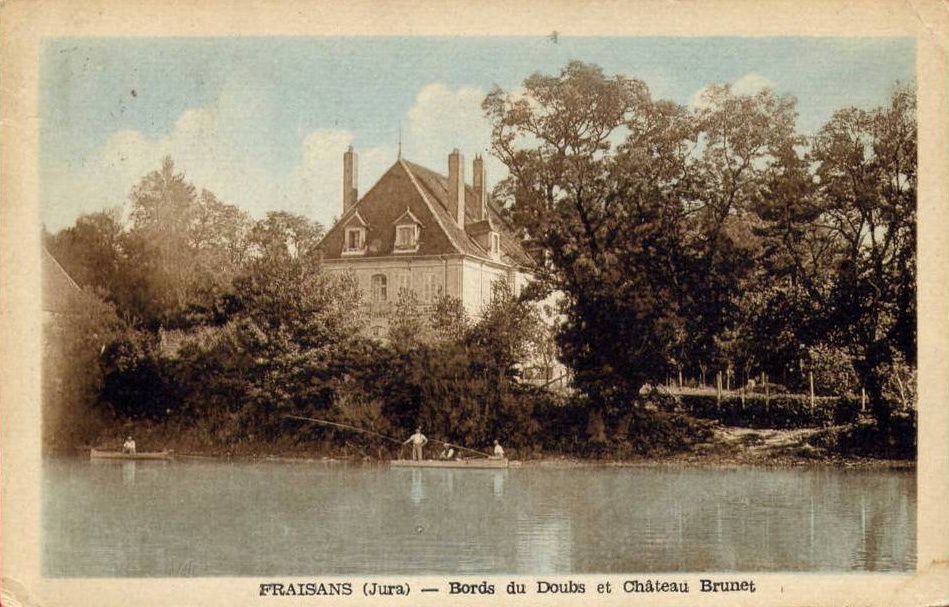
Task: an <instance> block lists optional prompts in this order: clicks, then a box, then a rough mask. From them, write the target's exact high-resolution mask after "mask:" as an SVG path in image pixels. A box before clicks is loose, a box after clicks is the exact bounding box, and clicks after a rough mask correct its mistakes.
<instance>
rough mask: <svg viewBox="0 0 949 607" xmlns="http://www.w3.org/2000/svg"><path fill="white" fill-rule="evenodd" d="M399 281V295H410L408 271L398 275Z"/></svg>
mask: <svg viewBox="0 0 949 607" xmlns="http://www.w3.org/2000/svg"><path fill="white" fill-rule="evenodd" d="M397 278H398V281H399V297H403V296H404V295H408V292H409V289H410V288H411V287H410V286H409V285H410V282H409V274H408V273H407V272H402V273H400V274H399V275H398V277H397Z"/></svg>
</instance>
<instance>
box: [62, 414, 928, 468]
mask: <svg viewBox="0 0 949 607" xmlns="http://www.w3.org/2000/svg"><path fill="white" fill-rule="evenodd" d="M833 430H834V428H830V429H827V428H824V429H817V428H808V429H795V430H776V429H754V428H743V427H734V426H718V427H716V428H715V429H714V432H713V433H712V435H711V437H710V438H709V439H708V440H707V441H705V442H701V443H698V444H696V445H693V446H692V447H691V448H689V449H687V450H684V451H680V452H674V453H665V454H653V455H648V456H637V457H624V458H609V457H606V458H587V457H577V456H576V455H574V454H569V453H555V452H544V451H519V450H518V449H513V448H507V453H508V456H509V458H510V459H512V460H519V461H521V462H522V466H528V467H581V466H647V465H678V466H700V467H738V466H741V467H744V466H762V467H767V466H781V467H788V466H819V465H827V466H841V467H861V468H914V467H915V465H916V462H915V460H905V459H882V458H873V457H860V456H855V455H841V454H838V453H834V452H832V451H830V450H828V449H826V448H823V447H820V446H816V445H815V443H816V444H818V445H819V444H820V443H821V441H820V440H817V439H818V438H819V437H820V436H821V435H825V434H826V433H827V432H828V431H833ZM127 435H131V436H133V437H135V440H136V442H137V445H138V448H139V450H140V451H161V450H165V449H168V450H172V451H174V452H175V454H176V455H177V456H178V457H184V458H194V459H205V458H207V459H236V460H266V461H287V462H295V461H298V462H316V461H320V462H330V463H333V462H341V463H343V462H346V463H353V462H379V461H388V460H390V459H395V458H397V457H398V456H399V455H400V453H399V451H398V450H397V449H386V448H382V447H371V446H367V445H366V444H364V443H358V442H356V441H352V442H349V443H343V444H339V443H334V442H329V441H326V442H300V441H297V440H295V439H292V438H289V437H287V438H282V439H278V440H276V441H260V440H253V437H251V438H250V439H248V440H244V441H238V442H235V443H230V444H226V445H222V444H215V443H214V441H212V440H209V437H207V436H206V435H205V434H204V433H202V432H200V431H198V430H197V429H194V428H169V427H168V426H165V425H159V424H148V423H134V424H132V423H130V424H126V425H125V426H123V428H122V430H121V431H120V432H118V433H116V436H115V437H114V438H112V437H100V440H99V441H98V442H97V443H96V444H95V445H88V446H87V447H84V448H80V449H78V451H80V452H82V451H84V450H85V449H86V448H89V447H93V446H94V447H96V448H101V449H116V450H118V449H119V448H120V447H121V442H122V439H123V438H124V436H127ZM435 453H436V451H434V450H432V451H429V455H430V456H434V455H435ZM401 455H403V456H404V455H405V453H402V454H401Z"/></svg>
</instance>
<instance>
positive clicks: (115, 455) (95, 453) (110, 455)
mask: <svg viewBox="0 0 949 607" xmlns="http://www.w3.org/2000/svg"><path fill="white" fill-rule="evenodd" d="M89 457H91V458H92V459H131V460H142V459H144V460H166V459H172V458H173V457H174V455H173V454H172V452H171V451H153V452H151V453H147V452H145V453H123V452H121V451H101V450H99V449H93V450H92V451H90V452H89Z"/></svg>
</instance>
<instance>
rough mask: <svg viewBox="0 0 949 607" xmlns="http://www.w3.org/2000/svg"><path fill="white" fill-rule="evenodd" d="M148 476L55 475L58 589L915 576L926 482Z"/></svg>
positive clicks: (118, 472) (50, 568) (349, 473)
mask: <svg viewBox="0 0 949 607" xmlns="http://www.w3.org/2000/svg"><path fill="white" fill-rule="evenodd" d="M136 463H137V462H124V463H123V464H122V465H119V466H116V465H104V466H97V465H90V463H89V462H87V461H76V460H53V461H50V462H47V464H46V466H45V468H46V469H45V481H44V509H43V526H44V548H43V550H44V554H43V568H44V572H45V573H46V574H47V575H51V576H169V575H176V572H178V571H180V570H182V567H184V565H182V564H183V563H192V564H193V565H188V571H197V572H200V574H201V575H311V574H313V572H319V573H322V574H331V573H338V574H344V573H354V574H357V573H369V572H375V573H378V572H383V571H385V572H390V573H448V572H457V573H459V574H462V573H469V574H488V573H535V574H542V573H566V572H587V573H590V572H632V571H636V572H648V571H708V570H719V571H721V570H740V571H775V570H801V571H807V570H812V571H846V570H871V571H876V570H904V571H905V570H911V569H912V568H913V567H914V566H915V503H916V494H915V474H913V473H912V472H904V471H892V470H890V471H883V470H880V471H852V470H841V469H808V470H792V469H774V470H755V469H740V470H730V471H729V470H725V471H723V470H705V469H677V468H662V467H651V468H633V469H607V468H602V469H570V470H567V469H556V470H549V469H538V468H524V469H512V470H450V469H447V470H446V469H414V470H405V469H389V468H386V467H381V466H376V467H374V466H366V467H348V466H340V465H337V466H332V465H321V464H302V465H301V464H279V463H260V464H253V463H238V464H229V463H221V462H175V463H169V464H167V465H164V464H160V465H148V464H142V463H138V464H139V465H138V466H137V467H136ZM129 464H131V465H129Z"/></svg>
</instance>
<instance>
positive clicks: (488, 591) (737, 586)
mask: <svg viewBox="0 0 949 607" xmlns="http://www.w3.org/2000/svg"><path fill="white" fill-rule="evenodd" d="M694 587H695V586H693V588H694ZM697 587H698V588H697V589H698V591H699V592H714V593H717V592H755V591H756V590H757V589H756V588H755V583H754V581H752V580H724V581H722V580H711V579H704V578H703V579H699V580H698V584H697ZM361 590H362V594H364V595H366V596H406V595H408V594H410V592H411V589H410V587H409V585H408V584H381V583H377V582H367V583H365V584H363V586H362V588H361ZM445 590H447V591H448V594H454V595H494V594H527V593H528V592H531V591H532V592H533V593H535V594H587V593H591V594H611V593H613V592H614V591H616V590H618V591H620V592H625V593H653V592H655V593H667V592H668V593H688V592H690V590H691V588H690V585H689V582H688V581H685V580H683V581H662V580H649V579H647V580H640V579H631V580H623V582H622V583H621V584H620V583H617V584H615V586H614V582H613V581H605V582H600V583H593V584H590V583H587V582H575V581H573V580H569V581H566V582H562V581H558V582H550V581H545V580H536V581H535V582H533V583H527V582H514V581H512V582H509V583H508V584H507V585H503V584H494V583H490V582H488V581H482V582H480V583H470V582H448V588H447V589H445ZM353 591H354V588H353V584H352V583H351V582H329V583H327V582H290V583H286V584H281V583H273V582H271V583H264V584H260V596H350V595H352V594H353Z"/></svg>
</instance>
